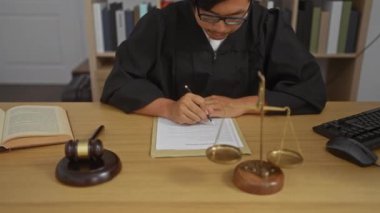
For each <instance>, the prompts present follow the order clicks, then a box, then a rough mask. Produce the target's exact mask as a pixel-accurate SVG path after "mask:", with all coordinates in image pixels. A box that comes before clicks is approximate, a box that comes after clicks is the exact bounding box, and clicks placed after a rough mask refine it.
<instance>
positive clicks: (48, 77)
mask: <svg viewBox="0 0 380 213" xmlns="http://www.w3.org/2000/svg"><path fill="white" fill-rule="evenodd" d="M83 11H84V8H83V4H82V1H78V0H64V1H62V0H48V1H47V0H33V1H25V0H22V1H21V0H18V1H15V0H1V1H0V83H1V84H66V83H68V82H69V81H70V79H71V70H72V69H73V68H74V67H75V66H77V65H78V64H79V63H80V62H81V61H83V60H84V59H85V58H86V57H87V51H86V40H85V36H84V35H85V34H84V29H85V26H84V16H83V14H84V13H83Z"/></svg>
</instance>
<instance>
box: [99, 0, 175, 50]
mask: <svg viewBox="0 0 380 213" xmlns="http://www.w3.org/2000/svg"><path fill="white" fill-rule="evenodd" d="M170 2H171V1H170ZM92 5H93V8H92V14H93V16H94V17H93V24H94V35H95V46H96V51H97V53H104V52H109V51H115V50H116V49H117V47H118V46H119V45H120V44H121V43H122V42H123V41H125V40H126V39H128V36H129V35H130V34H131V32H132V30H133V28H134V26H135V25H136V24H137V22H138V21H139V20H140V19H141V18H142V17H143V16H144V15H145V14H146V13H148V12H149V11H150V10H152V9H153V8H155V6H153V5H152V4H151V3H144V2H142V3H139V4H137V5H136V6H135V7H133V8H132V9H130V8H126V6H125V5H126V2H121V1H117V0H112V1H111V0H109V1H105V2H93V3H92Z"/></svg>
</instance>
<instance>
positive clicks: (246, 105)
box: [205, 95, 257, 117]
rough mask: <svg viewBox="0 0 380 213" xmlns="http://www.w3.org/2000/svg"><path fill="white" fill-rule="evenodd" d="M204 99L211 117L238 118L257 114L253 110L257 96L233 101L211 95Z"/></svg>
mask: <svg viewBox="0 0 380 213" xmlns="http://www.w3.org/2000/svg"><path fill="white" fill-rule="evenodd" d="M205 99H206V106H207V110H208V112H209V113H210V115H211V116H212V117H238V116H241V115H243V114H246V113H257V112H255V111H254V110H253V107H254V106H255V104H256V102H257V96H248V97H243V98H238V99H233V98H228V97H224V96H218V95H212V96H209V97H207V98H205Z"/></svg>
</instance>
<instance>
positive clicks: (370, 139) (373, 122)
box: [313, 107, 380, 149]
mask: <svg viewBox="0 0 380 213" xmlns="http://www.w3.org/2000/svg"><path fill="white" fill-rule="evenodd" d="M313 130H314V132H316V133H318V134H320V135H323V136H325V137H327V138H334V137H337V136H343V137H349V138H353V139H355V140H356V141H359V142H360V143H362V144H363V145H365V146H366V147H368V148H370V149H376V148H378V147H380V107H379V108H376V109H372V110H368V111H365V112H362V113H359V114H355V115H351V116H348V117H344V118H340V119H338V120H333V121H329V122H326V123H323V124H320V125H318V126H314V127H313Z"/></svg>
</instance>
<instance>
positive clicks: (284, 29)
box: [101, 1, 326, 114]
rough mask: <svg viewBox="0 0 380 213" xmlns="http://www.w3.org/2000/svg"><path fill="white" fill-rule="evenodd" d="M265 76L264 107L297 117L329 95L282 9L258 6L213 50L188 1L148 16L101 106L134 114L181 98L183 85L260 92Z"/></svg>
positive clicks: (315, 109) (119, 57) (198, 90)
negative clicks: (260, 77) (160, 101)
mask: <svg viewBox="0 0 380 213" xmlns="http://www.w3.org/2000/svg"><path fill="white" fill-rule="evenodd" d="M258 70H262V71H263V73H264V75H265V78H266V102H267V104H268V105H271V106H290V108H291V109H292V114H307V113H319V112H321V111H322V109H323V108H324V106H325V102H326V92H325V86H324V83H323V80H322V77H321V73H320V68H319V66H318V64H317V63H316V61H315V59H314V57H313V56H312V55H311V54H310V53H309V52H308V51H307V49H306V48H305V47H304V46H303V45H302V44H301V43H300V42H299V41H298V39H297V37H296V36H295V34H294V32H293V30H292V28H291V26H290V25H289V24H287V23H285V21H284V19H283V14H282V13H281V12H280V11H279V10H276V9H275V10H269V11H268V10H267V9H265V8H263V7H261V6H260V5H258V4H256V3H254V5H253V6H252V7H251V11H250V13H249V15H248V20H247V21H246V22H244V23H243V24H242V25H241V27H240V28H239V29H238V30H237V31H235V32H234V33H232V34H230V35H229V36H228V37H227V38H226V39H225V40H224V41H223V43H222V44H221V45H220V46H219V48H218V50H217V51H216V52H214V51H213V49H212V47H211V45H210V43H209V41H208V39H207V37H206V35H205V34H204V32H203V30H202V28H200V26H199V25H198V24H197V22H196V20H195V16H194V12H193V10H192V7H191V3H190V2H189V1H180V2H178V3H174V4H171V5H170V6H168V7H166V8H164V9H162V10H158V9H155V10H152V11H151V12H149V13H148V14H147V15H145V16H144V17H143V18H142V19H140V21H139V22H138V24H137V25H136V27H135V28H134V31H133V33H132V34H131V35H130V37H129V38H128V39H127V41H125V42H123V43H122V44H121V45H120V46H119V48H118V50H117V53H116V61H115V64H114V67H113V70H112V72H111V73H110V75H109V76H108V78H107V80H106V83H105V86H104V90H103V94H102V97H101V101H102V102H104V103H107V104H110V105H113V106H115V107H117V108H119V109H121V110H123V111H125V112H132V111H135V110H137V109H139V108H142V107H144V106H145V105H147V104H149V103H151V102H152V101H154V100H155V99H157V98H159V97H166V98H170V99H173V100H178V99H179V98H180V97H181V96H183V95H184V94H185V93H186V90H185V88H184V85H188V86H189V87H190V88H191V90H192V92H193V93H195V94H198V95H201V96H203V97H206V96H210V95H221V96H227V97H231V98H239V97H244V96H250V95H257V91H258V83H259V81H258V76H257V71H258Z"/></svg>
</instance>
